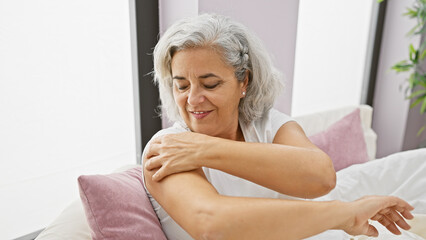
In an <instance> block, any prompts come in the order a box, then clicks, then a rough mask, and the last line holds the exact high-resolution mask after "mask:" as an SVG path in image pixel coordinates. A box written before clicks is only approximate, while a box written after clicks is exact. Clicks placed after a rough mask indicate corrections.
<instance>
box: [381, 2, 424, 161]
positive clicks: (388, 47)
mask: <svg viewBox="0 0 426 240" xmlns="http://www.w3.org/2000/svg"><path fill="white" fill-rule="evenodd" d="M413 2H414V1H413V0H409V1H399V0H387V9H386V16H385V25H384V30H383V40H382V46H381V49H380V59H379V66H378V72H377V82H376V88H375V93H374V102H373V108H374V115H373V129H374V130H375V131H376V133H377V141H378V142H377V157H383V156H386V155H389V154H391V153H395V152H398V151H401V150H402V147H403V144H404V136H405V132H406V129H407V126H408V125H407V123H408V122H407V115H408V112H409V101H407V100H405V93H404V90H405V81H406V80H405V79H407V77H408V75H409V73H399V74H397V73H395V72H394V71H392V70H390V68H391V66H392V65H394V64H395V63H396V62H399V61H401V60H403V59H406V58H407V57H408V46H409V44H410V43H413V44H414V45H417V46H418V44H419V41H420V38H418V37H414V38H408V37H407V36H406V33H407V32H408V31H409V30H410V29H411V28H412V27H413V26H414V25H415V20H413V19H409V18H408V17H407V16H403V13H405V12H406V8H407V7H409V6H411V5H412V3H413ZM413 137H414V138H416V137H415V136H411V138H413Z"/></svg>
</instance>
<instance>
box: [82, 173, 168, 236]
mask: <svg viewBox="0 0 426 240" xmlns="http://www.w3.org/2000/svg"><path fill="white" fill-rule="evenodd" d="M78 183H79V189H80V197H81V200H82V202H83V206H84V211H85V213H86V217H87V221H88V223H89V226H90V228H91V234H92V238H93V239H94V240H96V239H114V240H121V239H123V240H124V239H126V240H129V239H166V236H165V235H164V233H163V231H162V229H161V225H160V222H159V220H158V218H157V215H156V214H155V212H154V210H153V209H152V205H151V203H150V201H149V199H148V197H147V195H146V192H145V188H144V187H143V182H142V168H141V167H136V168H133V169H130V170H127V171H124V172H120V173H112V174H109V175H90V176H80V177H79V178H78Z"/></svg>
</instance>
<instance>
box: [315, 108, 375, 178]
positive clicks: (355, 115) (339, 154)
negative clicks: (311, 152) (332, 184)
mask: <svg viewBox="0 0 426 240" xmlns="http://www.w3.org/2000/svg"><path fill="white" fill-rule="evenodd" d="M309 139H310V140H311V141H312V143H313V144H315V145H316V146H318V147H319V148H320V149H321V150H323V151H324V152H325V153H327V154H328V156H330V158H331V160H332V161H333V164H334V169H335V170H336V171H338V170H340V169H343V168H346V167H349V166H350V165H352V164H357V163H364V162H367V161H368V155H367V146H366V144H365V139H364V133H363V131H362V126H361V117H360V110H359V109H356V110H355V111H353V112H352V113H350V114H348V115H346V116H345V117H343V118H342V119H340V120H339V121H337V122H336V123H334V124H333V125H331V126H330V127H329V128H327V130H325V131H323V132H320V133H317V134H315V135H313V136H311V137H309Z"/></svg>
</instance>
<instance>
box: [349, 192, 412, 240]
mask: <svg viewBox="0 0 426 240" xmlns="http://www.w3.org/2000/svg"><path fill="white" fill-rule="evenodd" d="M349 204H350V206H349V208H350V211H353V215H352V217H351V218H350V220H349V221H348V222H347V223H346V224H344V225H343V226H342V227H341V229H343V230H344V231H345V232H347V233H349V234H351V235H367V236H374V237H377V236H378V235H379V233H378V231H377V229H376V228H375V227H374V226H372V225H370V224H369V223H368V220H369V219H371V220H375V221H378V222H379V223H381V224H382V225H383V226H385V227H386V228H387V229H388V230H389V231H390V232H392V233H393V234H397V235H399V234H401V232H400V231H399V229H398V228H397V227H396V225H398V226H399V227H400V228H402V229H404V230H408V229H410V225H408V224H407V222H406V221H405V220H404V218H405V219H412V218H413V215H412V214H411V213H410V211H412V210H413V209H414V207H412V206H411V205H410V204H408V203H407V202H405V201H404V200H402V199H400V198H397V197H385V196H368V197H363V198H361V199H359V200H357V201H354V202H351V203H349Z"/></svg>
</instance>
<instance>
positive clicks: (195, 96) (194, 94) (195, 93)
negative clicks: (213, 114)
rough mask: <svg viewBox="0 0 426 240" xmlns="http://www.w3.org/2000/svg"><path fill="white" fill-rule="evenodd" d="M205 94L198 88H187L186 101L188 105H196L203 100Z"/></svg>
mask: <svg viewBox="0 0 426 240" xmlns="http://www.w3.org/2000/svg"><path fill="white" fill-rule="evenodd" d="M204 100H205V96H204V94H203V91H202V90H201V89H199V88H191V89H190V90H189V94H188V99H187V102H188V104H189V105H192V106H196V105H199V104H201V103H202V102H204Z"/></svg>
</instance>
